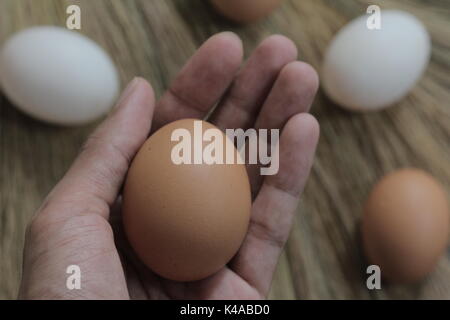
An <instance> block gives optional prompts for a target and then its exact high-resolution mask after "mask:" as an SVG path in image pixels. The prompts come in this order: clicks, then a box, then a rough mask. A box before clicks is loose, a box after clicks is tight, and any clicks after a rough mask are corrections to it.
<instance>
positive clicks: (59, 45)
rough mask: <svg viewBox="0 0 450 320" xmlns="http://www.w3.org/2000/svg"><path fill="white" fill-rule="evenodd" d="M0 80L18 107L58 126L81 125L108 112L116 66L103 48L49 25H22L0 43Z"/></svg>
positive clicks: (116, 86) (116, 84) (115, 88)
mask: <svg viewBox="0 0 450 320" xmlns="http://www.w3.org/2000/svg"><path fill="white" fill-rule="evenodd" d="M0 84H1V87H2V89H3V91H4V92H5V94H6V95H7V96H8V98H9V99H10V100H11V102H12V103H14V104H15V105H16V106H17V107H18V108H19V109H20V110H22V111H23V112H25V113H27V114H28V115H30V116H33V117H35V118H37V119H39V120H43V121H46V122H50V123H54V124H60V125H79V124H85V123H88V122H90V121H93V120H95V119H97V118H98V117H100V116H102V115H104V114H106V113H107V112H108V111H109V110H110V108H111V107H112V106H113V104H114V102H115V100H116V98H117V95H118V93H119V89H120V88H119V78H118V74H117V70H116V68H115V66H114V64H113V62H112V61H111V59H110V58H109V56H108V55H107V54H106V53H105V51H103V49H102V48H101V47H99V46H98V45H97V44H96V43H95V42H94V41H92V40H90V39H88V38H86V37H85V36H83V35H81V34H79V33H77V32H71V31H68V30H66V29H63V28H58V27H51V26H43V27H33V28H30V29H26V30H24V31H21V32H19V33H16V34H15V35H13V36H12V37H11V38H10V39H9V40H8V41H7V42H6V43H5V44H4V46H3V48H2V49H1V51H0Z"/></svg>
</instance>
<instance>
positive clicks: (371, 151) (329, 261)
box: [0, 0, 450, 299]
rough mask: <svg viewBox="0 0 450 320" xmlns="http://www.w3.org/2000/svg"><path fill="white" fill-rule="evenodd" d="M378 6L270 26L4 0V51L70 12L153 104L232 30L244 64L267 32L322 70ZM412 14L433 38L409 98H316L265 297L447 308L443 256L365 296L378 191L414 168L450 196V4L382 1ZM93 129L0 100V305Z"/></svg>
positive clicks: (13, 291)
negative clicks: (344, 104) (364, 228)
mask: <svg viewBox="0 0 450 320" xmlns="http://www.w3.org/2000/svg"><path fill="white" fill-rule="evenodd" d="M373 2H374V1H364V0H286V1H284V2H283V3H282V5H281V7H280V8H279V9H277V10H276V11H274V12H273V13H272V14H271V15H270V16H269V17H267V18H266V19H263V20H261V21H259V22H256V23H252V24H248V25H238V24H235V23H232V22H230V21H229V20H227V19H225V18H223V17H221V16H220V15H219V14H217V13H216V12H215V10H214V9H213V8H212V6H211V5H210V4H209V2H208V1H207V0H166V1H161V0H126V1H125V0H122V1H121V0H96V1H89V0H80V1H63V0H38V1H36V0H34V1H33V0H0V43H3V42H4V41H5V40H6V39H7V38H8V37H9V36H11V35H12V34H13V33H14V32H16V31H18V30H21V29H23V28H26V27H29V26H34V25H55V26H61V27H64V26H65V25H66V19H67V14H66V8H67V6H69V5H71V4H77V5H79V6H80V7H81V11H82V15H81V17H82V29H81V31H80V32H81V33H83V34H85V35H87V36H89V37H90V38H92V39H94V40H95V41H96V42H98V43H99V44H100V45H101V46H102V47H103V48H104V49H105V50H106V51H107V52H108V53H109V54H110V55H111V57H112V58H113V60H114V62H115V63H116V65H117V67H118V69H119V72H120V77H121V81H122V84H123V85H125V84H126V83H127V82H128V81H129V80H131V79H132V78H133V77H134V76H136V75H139V76H142V77H145V78H146V79H148V80H149V81H150V82H151V83H152V85H153V87H154V88H155V91H156V93H157V94H158V95H161V93H162V92H163V91H164V90H165V89H166V88H167V87H168V85H169V83H170V81H171V79H173V77H174V76H175V75H176V74H177V72H178V71H179V70H180V68H181V67H182V66H183V64H184V63H185V62H186V60H187V59H188V58H189V57H190V56H191V55H192V54H193V53H194V51H195V50H196V48H197V47H198V46H199V45H200V44H201V43H202V42H204V41H205V40H206V39H207V38H208V37H210V36H211V35H213V34H215V33H217V32H220V31H225V30H230V31H233V32H236V33H237V34H238V35H239V36H240V37H241V38H242V39H243V42H244V46H245V50H246V53H247V55H248V54H249V53H251V51H252V50H253V49H254V48H255V47H256V46H257V44H258V43H259V42H261V41H262V40H263V39H264V38H266V37H267V36H269V35H271V34H283V35H285V36H287V37H289V38H291V39H292V40H293V41H294V42H295V43H296V45H297V46H298V49H299V52H300V55H299V56H300V59H301V60H304V61H306V62H308V63H310V64H312V65H313V66H314V67H316V68H317V69H318V70H319V71H320V68H321V62H322V59H323V54H324V52H325V49H326V48H327V45H328V44H329V42H330V40H331V39H332V37H333V36H334V35H335V33H336V32H337V30H339V29H340V28H341V27H342V26H343V25H344V24H345V23H347V22H348V21H349V20H351V19H353V18H354V17H357V16H359V15H362V14H365V12H366V9H367V7H368V5H370V4H373ZM376 4H378V5H380V6H381V8H382V9H388V8H399V9H403V10H406V11H408V12H410V13H412V14H414V15H415V16H416V17H418V18H419V19H420V20H421V21H422V22H424V24H425V25H426V27H427V28H428V31H429V32H430V34H431V36H432V40H433V52H432V61H431V64H430V66H429V67H428V69H427V72H426V74H425V76H424V77H423V78H422V79H421V81H420V82H419V84H418V85H417V86H416V87H415V89H414V90H413V91H412V92H411V93H410V94H409V95H408V96H407V97H406V98H405V99H403V100H402V101H401V102H400V103H399V104H398V105H396V106H394V107H392V108H389V109H386V110H384V111H381V112H377V113H366V114H357V113H351V112H348V111H344V110H343V109H341V108H339V107H337V106H336V105H334V104H333V103H332V102H331V101H330V100H328V99H327V98H326V97H325V96H324V94H323V93H322V92H319V95H318V97H317V99H316V101H315V103H314V106H313V108H312V113H313V114H314V115H315V116H316V117H317V118H318V120H319V122H320V125H321V129H322V133H321V139H320V143H319V147H318V152H317V158H316V161H315V163H314V167H313V171H312V174H311V178H310V180H309V182H308V184H307V186H306V190H305V193H304V195H303V197H302V200H301V204H300V206H299V208H298V214H297V216H296V219H295V223H294V226H293V229H292V233H291V237H290V239H289V242H288V244H287V246H286V249H285V252H284V253H283V256H282V258H281V260H280V263H279V267H278V270H277V273H276V275H275V279H274V282H273V288H272V291H271V294H270V298H272V299H450V252H447V256H446V257H444V258H442V259H441V261H440V262H439V264H438V267H437V269H436V270H435V272H433V273H432V274H431V275H430V276H429V277H428V278H427V279H426V280H425V281H423V282H422V283H420V284H417V285H414V286H398V285H397V286H392V285H383V289H382V290H374V291H369V290H368V289H367V287H366V279H367V275H366V273H365V270H366V263H365V261H364V258H363V256H362V254H361V251H360V241H359V232H358V230H359V222H360V217H361V213H362V208H363V204H364V201H365V199H366V198H367V196H368V193H369V192H370V190H371V188H372V186H373V184H374V183H375V182H376V181H377V180H378V179H379V178H380V177H381V176H383V175H384V174H385V173H387V172H390V171H392V170H394V169H396V168H401V167H405V166H414V167H418V168H422V169H424V170H426V171H428V172H430V173H431V174H433V175H434V176H435V177H436V178H438V179H439V181H440V182H441V183H442V184H443V185H444V187H445V189H446V190H447V192H448V190H450V1H448V0H401V1H400V0H383V1H376ZM96 124H97V123H93V124H91V125H88V126H82V127H75V128H64V127H58V126H52V125H47V124H44V123H41V122H38V121H35V120H33V119H32V118H30V117H28V116H26V115H24V114H23V113H21V112H19V111H17V109H16V108H14V107H13V106H12V105H11V104H10V102H9V101H8V100H7V99H6V97H5V96H4V95H2V94H1V93H0V159H1V161H0V191H1V193H0V299H14V298H16V295H17V292H18V285H19V283H20V277H21V264H22V249H23V242H24V234H25V228H26V224H27V222H28V220H29V218H30V217H31V215H32V214H33V213H34V211H35V210H36V209H37V208H38V206H39V204H40V203H41V201H42V200H43V199H44V197H45V196H46V194H47V193H48V192H49V191H50V190H51V188H52V187H53V186H54V185H55V183H56V182H57V181H58V180H59V179H60V178H61V177H62V176H63V174H64V173H65V171H66V170H67V168H68V166H69V165H70V163H71V162H72V161H73V159H74V158H75V156H76V155H77V152H78V150H79V148H80V146H81V145H82V143H83V141H84V140H85V138H86V137H87V135H88V134H89V133H90V132H91V131H92V130H93V128H94V127H95V126H96Z"/></svg>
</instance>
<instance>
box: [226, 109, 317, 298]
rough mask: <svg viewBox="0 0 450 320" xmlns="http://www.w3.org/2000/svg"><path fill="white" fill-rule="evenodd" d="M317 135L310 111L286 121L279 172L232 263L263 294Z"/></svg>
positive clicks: (264, 188)
mask: <svg viewBox="0 0 450 320" xmlns="http://www.w3.org/2000/svg"><path fill="white" fill-rule="evenodd" d="M318 137H319V126H318V123H317V121H316V120H315V119H314V117H312V116H311V115H309V114H298V115H296V116H294V117H293V118H291V119H290V120H289V122H288V123H287V124H286V127H285V129H284V131H283V134H282V137H281V140H280V169H279V172H278V173H277V174H276V175H274V176H268V177H267V178H266V179H265V181H264V184H263V186H262V188H261V191H260V193H259V195H258V197H257V198H256V200H255V202H254V204H253V208H252V216H251V222H250V225H249V230H248V233H247V236H246V239H245V240H244V243H243V244H242V247H241V249H240V250H239V252H238V254H237V255H236V257H235V258H234V259H233V261H232V264H231V265H230V267H231V268H232V269H233V270H234V271H235V272H236V273H238V274H239V275H240V276H241V277H242V278H244V279H246V280H247V281H248V282H249V283H250V284H251V285H252V286H254V287H255V288H256V289H257V290H259V292H260V293H261V294H262V295H266V294H267V293H268V291H269V288H270V284H271V281H272V276H273V273H274V271H275V267H276V265H277V261H278V258H279V255H280V253H281V250H282V248H283V246H284V244H285V243H286V240H287V238H288V235H289V231H290V227H291V224H292V219H293V214H294V212H295V209H296V207H297V203H298V197H299V195H300V193H301V192H302V190H303V187H304V185H305V182H306V179H307V177H308V176H309V172H310V168H311V164H312V161H313V157H314V153H315V149H316V145H317V141H318Z"/></svg>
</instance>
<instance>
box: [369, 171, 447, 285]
mask: <svg viewBox="0 0 450 320" xmlns="http://www.w3.org/2000/svg"><path fill="white" fill-rule="evenodd" d="M449 215H450V212H449V204H448V201H447V195H446V193H445V191H444V189H443V188H442V186H441V185H440V184H439V183H438V182H437V181H436V180H435V179H434V178H433V177H432V176H430V175H429V174H427V173H426V172H423V171H421V170H417V169H403V170H398V171H395V172H393V173H391V174H388V175H387V176H386V177H384V178H383V179H381V181H380V182H378V184H377V185H376V186H375V187H374V189H373V190H372V192H371V194H370V196H369V199H368V201H367V203H366V206H365V211H364V216H363V221H362V240H363V247H364V252H365V254H366V256H367V258H368V260H369V263H371V264H375V265H378V266H379V267H380V269H381V275H382V277H383V278H384V279H386V280H389V281H390V282H396V283H413V282H417V281H420V280H422V279H423V278H424V277H425V276H426V275H427V274H428V273H430V272H431V271H432V270H433V269H434V267H435V266H436V263H437V261H438V259H439V258H440V257H441V256H442V254H443V253H444V251H445V248H446V247H447V242H448V236H449V219H450V216H449Z"/></svg>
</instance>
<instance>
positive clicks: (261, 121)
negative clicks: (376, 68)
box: [19, 33, 319, 299]
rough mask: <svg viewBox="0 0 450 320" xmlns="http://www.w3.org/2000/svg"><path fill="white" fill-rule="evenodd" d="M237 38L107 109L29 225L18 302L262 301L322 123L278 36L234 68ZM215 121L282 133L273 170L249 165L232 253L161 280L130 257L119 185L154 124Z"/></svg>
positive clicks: (298, 67)
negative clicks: (247, 203)
mask: <svg viewBox="0 0 450 320" xmlns="http://www.w3.org/2000/svg"><path fill="white" fill-rule="evenodd" d="M242 51H243V49H242V44H241V41H240V40H239V38H238V37H236V36H235V35H234V34H232V33H221V34H218V35H216V36H213V37H212V38H210V39H209V40H208V41H207V42H205V44H204V45H203V46H202V47H201V48H200V49H199V50H198V51H197V52H196V54H195V55H194V56H193V57H192V58H191V60H190V61H189V62H188V63H187V64H186V66H185V67H184V68H183V70H182V71H181V72H180V73H179V75H178V76H177V77H176V79H175V80H174V82H173V84H172V85H171V87H170V88H169V89H168V90H167V92H166V93H165V94H164V95H163V96H162V98H161V99H160V100H159V102H158V103H155V99H154V94H153V90H152V88H151V86H150V85H149V84H148V83H147V82H146V81H145V80H143V79H140V78H137V79H135V80H134V81H133V82H132V83H131V84H130V85H129V86H128V88H127V90H126V91H125V92H124V94H123V95H122V98H121V99H120V100H119V102H118V104H117V107H116V109H115V110H114V112H113V113H112V114H111V115H110V116H109V117H108V119H106V120H105V121H104V123H103V124H102V125H101V126H100V127H99V128H98V129H97V130H96V131H95V132H94V133H93V134H92V135H91V137H90V138H89V139H88V141H87V143H86V144H85V146H84V147H83V150H82V152H81V154H80V155H79V157H78V158H77V160H76V161H75V162H74V164H73V165H72V167H71V168H70V170H69V171H68V173H67V174H66V175H65V177H64V178H63V179H62V180H61V181H60V182H59V183H58V185H57V186H56V187H55V188H54V190H53V191H52V192H51V193H50V194H49V196H48V197H47V198H46V200H45V201H44V204H43V205H42V206H41V208H40V209H39V210H38V212H37V214H36V215H35V217H34V218H33V221H32V223H31V224H30V227H29V228H28V232H27V237H26V245H25V253H24V269H23V279H22V285H21V289H20V294H19V297H20V298H24V299H27V298H31V299H39V298H41V299H56V298H61V299H77V298H78V299H128V298H137V299H258V298H264V297H265V296H266V295H267V293H268V291H269V288H270V283H271V280H272V276H273V273H274V270H275V267H276V264H277V261H278V258H279V255H280V252H281V250H282V248H283V246H284V244H285V242H286V240H287V237H288V234H289V230H290V226H291V222H292V218H293V214H294V212H295V209H296V206H297V201H298V197H299V195H300V193H301V191H302V189H303V187H304V184H305V182H306V179H307V177H308V175H309V171H310V167H311V163H312V160H313V156H314V152H315V148H316V144H317V140H318V135H319V127H318V124H317V122H316V120H315V119H314V118H313V117H312V116H311V115H309V114H307V111H308V110H309V107H310V105H311V103H312V101H313V99H314V96H315V93H316V91H317V86H318V79H317V75H316V73H315V71H314V70H313V69H312V68H311V67H310V66H309V65H308V64H306V63H303V62H298V61H295V60H296V59H297V50H296V48H295V46H294V44H293V43H292V42H291V41H290V40H288V39H287V38H285V37H282V36H272V37H270V38H268V39H266V40H265V41H264V42H263V43H262V44H261V45H260V46H259V47H258V48H257V49H256V50H255V52H254V53H253V54H252V55H251V57H250V58H249V59H248V62H247V63H246V64H245V66H244V67H242V68H241V63H242V57H243V53H242ZM214 106H216V108H215V110H214V111H213V112H212V114H211V115H210V117H209V119H208V121H210V122H212V123H213V124H215V125H216V126H217V127H219V128H221V129H233V128H242V129H244V130H245V129H248V128H252V127H254V128H256V129H262V128H265V129H280V130H282V134H281V140H280V170H279V172H278V174H276V175H274V176H268V177H266V178H264V177H262V176H260V175H259V168H258V167H257V166H256V165H253V166H248V174H249V178H250V182H251V187H252V194H253V198H254V201H253V206H252V215H251V222H250V225H249V230H248V233H247V236H246V238H245V240H244V243H243V244H242V246H241V248H240V250H239V251H238V253H237V254H236V256H235V257H234V258H233V260H232V261H231V262H230V263H229V264H228V265H227V266H226V267H224V268H223V269H222V270H220V271H219V272H217V273H216V274H214V275H212V276H211V277H209V278H207V279H204V280H200V281H196V282H189V283H180V282H174V281H169V280H165V279H162V278H160V277H159V276H157V275H155V274H154V273H152V272H151V271H150V270H149V269H148V268H147V267H145V266H144V265H143V264H142V263H141V262H140V261H139V260H138V259H137V258H136V256H135V255H134V253H133V251H132V249H131V248H130V247H129V245H128V243H127V241H126V238H125V237H124V236H123V232H122V228H121V223H120V189H121V186H122V184H123V181H124V179H125V176H126V173H127V170H128V167H129V165H130V163H131V160H132V159H133V157H134V155H135V154H136V152H137V151H138V149H139V147H140V146H141V145H142V144H143V143H144V141H145V140H146V138H147V137H148V135H149V134H151V132H154V131H155V130H157V129H158V128H160V127H161V126H163V125H165V124H167V123H169V122H172V121H175V120H177V119H182V118H199V119H203V118H205V117H206V116H207V114H209V112H210V110H211V109H212V108H213V107H214ZM70 265H77V266H79V267H80V270H81V276H82V277H81V289H80V290H69V289H68V288H67V287H66V279H67V277H68V274H67V273H66V270H67V267H68V266H70Z"/></svg>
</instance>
